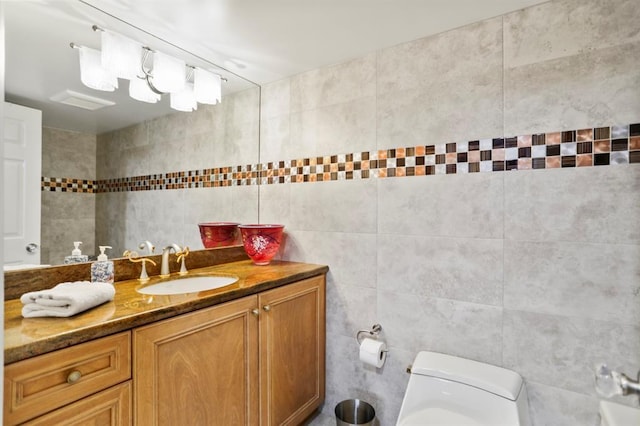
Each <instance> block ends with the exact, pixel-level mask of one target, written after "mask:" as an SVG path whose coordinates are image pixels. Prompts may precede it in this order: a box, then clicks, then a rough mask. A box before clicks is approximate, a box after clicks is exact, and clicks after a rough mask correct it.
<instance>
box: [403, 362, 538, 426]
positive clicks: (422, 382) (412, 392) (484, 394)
mask: <svg viewBox="0 0 640 426" xmlns="http://www.w3.org/2000/svg"><path fill="white" fill-rule="evenodd" d="M530 424H531V422H530V419H529V405H528V401H527V390H526V387H525V384H524V381H523V380H522V377H521V376H520V375H519V374H518V373H516V372H514V371H511V370H507V369H505V368H500V367H496V366H494V365H489V364H484V363H481V362H477V361H472V360H469V359H464V358H458V357H455V356H451V355H445V354H440V353H436V352H419V353H418V355H417V356H416V359H415V361H414V363H413V366H412V367H411V377H410V378H409V384H408V385H407V390H406V393H405V395H404V399H403V401H402V407H401V409H400V415H399V416H398V422H397V426H418V425H419V426H427V425H442V426H444V425H451V426H463V425H466V426H503V425H504V426H530Z"/></svg>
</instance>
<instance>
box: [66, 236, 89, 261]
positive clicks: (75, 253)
mask: <svg viewBox="0 0 640 426" xmlns="http://www.w3.org/2000/svg"><path fill="white" fill-rule="evenodd" d="M80 244H82V241H74V242H73V246H74V247H75V248H74V249H73V250H72V251H71V255H70V256H66V257H65V258H64V264H65V265H68V264H71V263H81V262H88V261H89V256H87V255H86V254H82V251H81V250H80Z"/></svg>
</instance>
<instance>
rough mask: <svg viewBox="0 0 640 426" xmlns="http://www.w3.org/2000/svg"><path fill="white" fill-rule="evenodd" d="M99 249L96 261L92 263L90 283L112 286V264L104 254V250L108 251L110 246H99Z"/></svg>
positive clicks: (113, 275)
mask: <svg viewBox="0 0 640 426" xmlns="http://www.w3.org/2000/svg"><path fill="white" fill-rule="evenodd" d="M99 248H100V254H99V255H98V261H97V262H93V264H92V265H91V282H94V283H95V282H101V283H109V284H113V281H114V278H115V273H114V268H113V262H112V261H110V260H109V258H108V257H107V255H106V253H105V252H104V251H105V250H106V249H110V248H111V246H99Z"/></svg>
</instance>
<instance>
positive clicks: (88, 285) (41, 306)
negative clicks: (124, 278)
mask: <svg viewBox="0 0 640 426" xmlns="http://www.w3.org/2000/svg"><path fill="white" fill-rule="evenodd" d="M115 294H116V290H115V288H114V286H113V285H111V284H109V283H92V282H89V281H76V282H68V283H62V284H58V285H57V286H55V287H54V288H51V289H48V290H40V291H31V292H29V293H25V294H23V295H22V296H21V297H20V301H21V302H22V303H23V304H24V306H23V307H22V316H23V317H25V318H35V317H70V316H72V315H75V314H77V313H79V312H83V311H86V310H87V309H90V308H93V307H94V306H98V305H101V304H103V303H105V302H108V301H110V300H113V296H114V295H115Z"/></svg>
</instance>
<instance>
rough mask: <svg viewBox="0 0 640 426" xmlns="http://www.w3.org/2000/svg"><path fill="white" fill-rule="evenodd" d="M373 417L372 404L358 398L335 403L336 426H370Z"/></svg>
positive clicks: (374, 413) (373, 419) (374, 414)
mask: <svg viewBox="0 0 640 426" xmlns="http://www.w3.org/2000/svg"><path fill="white" fill-rule="evenodd" d="M375 419H376V410H374V409H373V406H372V405H371V404H369V403H367V402H364V401H361V400H359V399H346V400H344V401H342V402H341V403H339V404H338V405H336V426H352V425H365V426H366V425H368V426H372V425H373V422H374V421H375Z"/></svg>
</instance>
